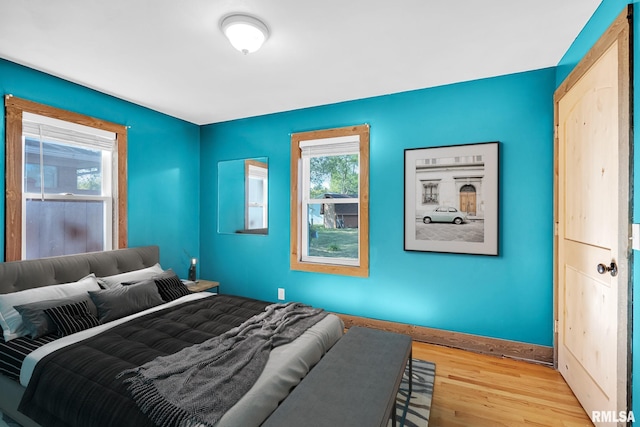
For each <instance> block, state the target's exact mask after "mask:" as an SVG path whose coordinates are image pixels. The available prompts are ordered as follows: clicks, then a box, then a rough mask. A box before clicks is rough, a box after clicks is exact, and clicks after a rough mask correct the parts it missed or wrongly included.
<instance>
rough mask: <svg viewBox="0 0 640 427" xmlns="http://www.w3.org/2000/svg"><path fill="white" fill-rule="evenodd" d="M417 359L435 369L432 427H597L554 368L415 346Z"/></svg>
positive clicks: (417, 344)
mask: <svg viewBox="0 0 640 427" xmlns="http://www.w3.org/2000/svg"><path fill="white" fill-rule="evenodd" d="M413 357H414V358H416V359H422V360H429V361H431V362H434V363H435V364H436V381H435V386H434V392H433V402H432V406H431V415H430V417H429V427H484V426H505V427H514V426H544V427H551V426H571V427H578V426H592V425H593V424H592V423H591V421H590V420H589V418H588V417H587V414H586V413H585V412H584V410H583V409H582V407H581V406H580V404H579V403H578V401H577V399H576V398H575V396H574V395H573V393H572V392H571V390H570V389H569V386H567V384H566V383H565V382H564V380H563V379H562V377H561V376H560V374H559V373H558V372H557V371H556V370H554V369H552V368H549V367H546V366H541V365H537V364H533V363H528V362H522V361H518V360H512V359H503V358H498V357H494V356H485V355H481V354H476V353H471V352H468V351H464V350H457V349H451V348H447V347H441V346H435V345H430V344H424V343H419V342H415V341H414V343H413Z"/></svg>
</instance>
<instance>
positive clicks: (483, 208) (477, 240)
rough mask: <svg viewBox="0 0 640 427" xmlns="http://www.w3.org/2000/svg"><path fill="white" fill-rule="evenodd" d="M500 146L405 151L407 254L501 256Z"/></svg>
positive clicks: (473, 145) (428, 148)
mask: <svg viewBox="0 0 640 427" xmlns="http://www.w3.org/2000/svg"><path fill="white" fill-rule="evenodd" d="M499 148H500V143H499V142H497V141H496V142H482V143H473V144H464V145H453V146H441V147H426V148H410V149H405V150H404V250H405V251H422V252H446V253H459V254H475V255H492V256H497V255H498V238H499V236H498V234H499V233H498V230H499V222H498V208H499V206H498V194H499V176H498V175H499V164H500V156H499V151H500V150H499Z"/></svg>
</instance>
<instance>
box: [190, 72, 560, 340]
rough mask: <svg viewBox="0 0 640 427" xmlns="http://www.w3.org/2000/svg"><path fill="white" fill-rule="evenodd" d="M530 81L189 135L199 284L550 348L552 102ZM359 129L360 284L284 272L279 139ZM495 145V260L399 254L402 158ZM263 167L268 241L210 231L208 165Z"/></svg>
mask: <svg viewBox="0 0 640 427" xmlns="http://www.w3.org/2000/svg"><path fill="white" fill-rule="evenodd" d="M554 88H555V70H554V69H544V70H538V71H532V72H527V73H522V74H515V75H509V76H503V77H497V78H492V79H485V80H480V81H473V82H467V83H459V84H454V85H449V86H444V87H436V88H432V89H425V90H418V91H411V92H406V93H400V94H394V95H389V96H383V97H376V98H369V99H364V100H358V101H351V102H345V103H340V104H335V105H328V106H322V107H316V108H309V109H304V110H297V111H291V112H286V113H280V114H274V115H268V116H261V117H255V118H249V119H243V120H236V121H230V122H225V123H219V124H212V125H208V126H203V127H202V128H201V171H202V173H201V184H200V185H201V188H202V197H201V209H202V213H201V223H200V224H201V239H200V240H201V249H200V253H201V259H202V263H201V276H202V277H206V278H210V279H216V280H219V281H220V282H221V284H222V287H221V290H222V291H223V292H229V293H235V294H240V295H246V296H250V297H254V298H260V299H265V300H271V301H275V300H276V297H277V288H279V287H283V288H285V290H286V296H287V300H297V301H303V302H306V303H309V304H313V305H316V306H322V307H325V308H327V309H329V310H332V311H337V312H341V313H348V314H352V315H357V316H365V317H371V318H376V319H384V320H389V321H395V322H403V323H409V324H416V325H423V326H428V327H434V328H441V329H446V330H451V331H460V332H466V333H471V334H477V335H484V336H490V337H496V338H504V339H511V340H516V341H523V342H527V343H535V344H540V345H547V346H550V345H552V318H553V315H552V307H553V304H552V289H553V287H552V271H553V258H552V254H553V243H552V235H553V231H552V222H553V221H552V219H553V211H552V202H553V198H552V194H553V180H552V178H553V134H552V128H553V98H552V96H553V90H554ZM361 123H368V124H370V126H371V146H370V150H371V165H370V166H371V176H370V179H371V183H370V212H371V219H370V236H369V241H370V259H371V261H370V276H369V277H368V278H353V277H344V276H336V275H327V274H319V273H307V272H299V271H291V270H290V269H289V238H290V231H289V223H290V222H289V219H290V212H289V209H290V205H289V197H290V194H289V184H290V175H289V174H290V164H289V160H290V134H291V133H292V132H300V131H308V130H314V129H325V128H333V127H341V126H348V125H355V124H361ZM487 141H500V142H501V146H500V149H501V153H500V155H501V167H500V183H501V185H500V239H499V242H500V256H498V257H489V256H477V255H475V256H474V255H459V254H458V255H455V254H442V253H426V252H405V251H404V250H403V206H404V205H403V188H404V182H403V168H404V149H406V148H416V147H433V146H441V145H454V144H467V143H475V142H487ZM256 156H266V157H268V158H269V184H270V188H269V207H270V211H269V235H268V236H255V235H221V234H218V233H217V232H216V218H217V207H216V204H217V192H216V188H217V186H218V182H217V176H216V164H217V163H218V162H219V161H221V160H229V159H238V158H243V157H256Z"/></svg>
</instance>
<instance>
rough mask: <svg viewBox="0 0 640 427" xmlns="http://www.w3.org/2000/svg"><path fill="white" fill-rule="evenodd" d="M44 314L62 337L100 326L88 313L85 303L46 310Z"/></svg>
mask: <svg viewBox="0 0 640 427" xmlns="http://www.w3.org/2000/svg"><path fill="white" fill-rule="evenodd" d="M44 312H45V313H46V314H47V316H49V317H51V320H53V323H55V325H56V327H57V328H58V332H59V333H60V335H61V336H63V337H64V336H67V335H71V334H75V333H76V332H80V331H84V330H85V329H89V328H92V327H94V326H98V325H99V324H100V321H98V318H97V317H96V316H94V315H93V314H92V313H91V312H89V307H88V305H87V302H86V301H80V302H76V303H73V304H66V305H59V306H57V307H51V308H47V309H46V310H45V311H44Z"/></svg>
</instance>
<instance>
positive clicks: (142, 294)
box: [89, 280, 164, 323]
mask: <svg viewBox="0 0 640 427" xmlns="http://www.w3.org/2000/svg"><path fill="white" fill-rule="evenodd" d="M89 296H90V297H91V299H92V300H93V303H94V304H95V305H96V307H97V308H98V319H100V323H105V322H110V321H112V320H116V319H119V318H121V317H124V316H128V315H130V314H133V313H138V312H140V311H142V310H146V309H147V308H151V307H155V306H156V305H160V304H162V303H163V302H164V301H163V300H162V298H161V297H160V294H159V293H158V288H157V287H156V284H155V282H154V281H153V280H145V281H142V282H139V283H136V284H135V285H131V286H120V287H117V288H113V289H105V290H102V291H91V292H89Z"/></svg>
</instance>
